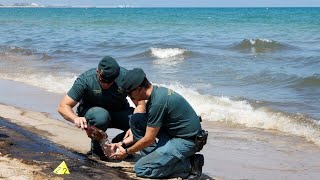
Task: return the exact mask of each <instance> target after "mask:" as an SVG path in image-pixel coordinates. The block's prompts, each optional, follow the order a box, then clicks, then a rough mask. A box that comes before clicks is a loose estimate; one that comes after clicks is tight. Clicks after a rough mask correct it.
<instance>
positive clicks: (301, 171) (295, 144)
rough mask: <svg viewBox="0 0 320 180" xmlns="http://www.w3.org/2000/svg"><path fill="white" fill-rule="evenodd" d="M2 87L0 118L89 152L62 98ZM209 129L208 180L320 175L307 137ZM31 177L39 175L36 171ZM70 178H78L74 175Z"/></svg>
mask: <svg viewBox="0 0 320 180" xmlns="http://www.w3.org/2000/svg"><path fill="white" fill-rule="evenodd" d="M0 87H1V94H0V104H1V105H0V117H2V118H5V119H7V120H8V121H10V122H12V123H16V124H18V125H20V126H22V127H24V128H26V129H27V130H28V131H30V132H33V133H35V134H37V135H39V136H41V137H43V138H45V139H47V140H49V141H51V142H53V143H55V144H58V145H61V146H63V147H65V148H67V149H68V150H70V151H72V152H79V153H85V152H86V151H88V150H89V142H90V141H89V138H87V136H86V134H85V133H84V132H83V131H81V130H80V129H78V128H76V127H74V126H73V125H72V124H70V123H66V121H63V120H62V118H61V117H59V115H58V114H57V113H56V106H57V103H58V102H59V101H60V99H61V97H62V94H60V95H59V94H54V93H49V92H46V91H43V90H41V89H38V88H35V87H31V86H28V85H23V84H19V83H16V82H12V81H7V80H0ZM203 126H204V127H205V129H207V130H208V131H209V140H208V143H207V145H206V146H205V148H204V150H203V151H201V153H203V154H204V156H205V166H204V173H205V175H206V176H205V179H318V177H320V164H319V162H320V148H319V147H317V146H316V145H314V144H313V143H310V142H307V141H306V140H305V139H304V138H301V137H296V136H291V135H287V134H284V133H281V132H276V131H267V130H261V129H252V128H246V127H242V126H237V125H232V124H226V123H223V122H208V121H206V122H203ZM1 133H2V130H1ZM108 133H109V132H108ZM111 134H112V132H111ZM0 140H1V139H0ZM13 141H14V140H13ZM0 152H1V153H2V155H1V156H4V154H3V152H2V151H0ZM2 158H5V159H7V158H10V157H2ZM67 163H68V162H67ZM2 165H4V161H0V167H1V168H0V169H1V170H3V168H2V167H3V166H2ZM104 165H107V166H110V167H118V168H119V167H122V168H123V167H126V168H127V170H129V171H130V170H132V165H133V163H132V162H121V163H118V162H113V163H105V164H104ZM21 166H22V165H21ZM36 166H37V165H36ZM38 166H39V165H38ZM17 168H19V166H17ZM39 168H40V169H41V168H42V167H41V166H40V167H39ZM0 172H1V171H0ZM37 172H38V171H37ZM39 172H42V171H39ZM42 173H43V172H42ZM47 173H50V172H47ZM0 175H1V176H3V175H2V174H0ZM27 176H29V177H33V176H35V175H33V174H32V173H31V174H28V175H27ZM69 177H72V173H71V175H70V176H69Z"/></svg>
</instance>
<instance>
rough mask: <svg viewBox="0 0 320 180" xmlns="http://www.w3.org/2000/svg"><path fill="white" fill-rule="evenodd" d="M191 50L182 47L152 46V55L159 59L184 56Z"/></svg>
mask: <svg viewBox="0 0 320 180" xmlns="http://www.w3.org/2000/svg"><path fill="white" fill-rule="evenodd" d="M188 54H189V51H188V50H186V49H181V48H150V55H151V56H153V57H155V58H159V59H170V58H184V57H186V56H187V55H188Z"/></svg>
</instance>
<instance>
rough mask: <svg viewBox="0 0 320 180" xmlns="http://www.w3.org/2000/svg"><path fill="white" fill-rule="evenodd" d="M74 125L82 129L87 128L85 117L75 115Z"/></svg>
mask: <svg viewBox="0 0 320 180" xmlns="http://www.w3.org/2000/svg"><path fill="white" fill-rule="evenodd" d="M73 122H74V124H75V126H77V127H78V128H81V129H82V130H84V129H85V128H87V120H86V118H85V117H76V118H74V119H73Z"/></svg>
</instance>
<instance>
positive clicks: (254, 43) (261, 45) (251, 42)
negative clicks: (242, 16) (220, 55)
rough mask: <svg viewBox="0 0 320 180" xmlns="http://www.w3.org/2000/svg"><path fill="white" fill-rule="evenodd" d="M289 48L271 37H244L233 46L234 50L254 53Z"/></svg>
mask: <svg viewBox="0 0 320 180" xmlns="http://www.w3.org/2000/svg"><path fill="white" fill-rule="evenodd" d="M287 48H289V46H288V45H285V44H282V43H280V42H278V41H274V40H269V39H244V40H242V41H241V42H239V43H236V44H234V45H232V46H231V49H233V50H238V51H244V52H253V53H263V52H270V51H277V50H284V49H287Z"/></svg>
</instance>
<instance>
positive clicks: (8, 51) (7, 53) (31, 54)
mask: <svg viewBox="0 0 320 180" xmlns="http://www.w3.org/2000/svg"><path fill="white" fill-rule="evenodd" d="M0 57H2V58H3V59H23V57H25V58H27V59H30V58H31V59H42V60H49V59H52V58H53V57H51V56H50V55H48V54H46V53H39V52H37V51H36V50H34V49H26V48H22V47H17V46H0Z"/></svg>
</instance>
